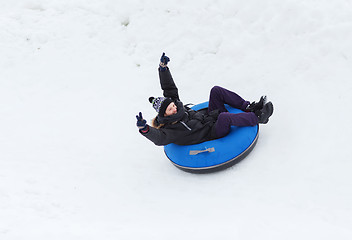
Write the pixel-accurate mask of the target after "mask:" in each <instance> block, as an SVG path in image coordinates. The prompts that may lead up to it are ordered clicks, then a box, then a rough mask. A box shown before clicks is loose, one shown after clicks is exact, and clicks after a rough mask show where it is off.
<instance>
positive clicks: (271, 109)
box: [263, 102, 274, 124]
mask: <svg viewBox="0 0 352 240" xmlns="http://www.w3.org/2000/svg"><path fill="white" fill-rule="evenodd" d="M264 108H265V109H266V110H267V111H266V114H268V117H267V118H266V120H265V121H264V122H263V124H266V123H268V122H269V117H271V115H273V112H274V105H273V103H272V102H268V103H267V104H265V105H264Z"/></svg>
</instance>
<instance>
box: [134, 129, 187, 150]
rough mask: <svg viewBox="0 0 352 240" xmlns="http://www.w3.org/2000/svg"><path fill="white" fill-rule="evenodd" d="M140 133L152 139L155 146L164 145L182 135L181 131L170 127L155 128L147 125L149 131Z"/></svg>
mask: <svg viewBox="0 0 352 240" xmlns="http://www.w3.org/2000/svg"><path fill="white" fill-rule="evenodd" d="M141 134H142V135H143V136H144V137H146V138H147V139H149V140H150V141H152V142H153V143H154V144H155V145H157V146H165V145H168V144H170V143H173V142H174V141H175V140H176V139H178V138H180V137H182V132H180V131H177V130H170V129H162V128H159V129H156V128H154V127H150V126H149V131H148V132H147V133H142V132H141Z"/></svg>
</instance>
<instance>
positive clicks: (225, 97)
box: [208, 86, 258, 138]
mask: <svg viewBox="0 0 352 240" xmlns="http://www.w3.org/2000/svg"><path fill="white" fill-rule="evenodd" d="M224 104H228V105H230V106H231V107H234V108H238V109H241V110H242V111H245V109H246V107H247V106H248V104H249V102H248V101H245V100H244V99H243V98H241V97H240V96H239V95H237V94H236V93H234V92H231V91H229V90H227V89H225V88H222V87H218V86H215V87H213V88H212V89H211V91H210V97H209V106H208V111H209V112H211V111H213V110H216V109H219V110H220V115H219V117H218V120H217V121H216V122H215V125H214V128H215V129H214V131H215V137H217V138H220V137H224V136H226V135H227V134H228V133H229V132H230V129H231V126H238V127H244V126H255V125H257V124H258V118H257V116H256V115H255V114H254V113H253V112H243V113H229V112H227V110H226V108H225V106H224Z"/></svg>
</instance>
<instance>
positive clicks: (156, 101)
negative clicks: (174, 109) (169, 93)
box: [149, 97, 173, 116]
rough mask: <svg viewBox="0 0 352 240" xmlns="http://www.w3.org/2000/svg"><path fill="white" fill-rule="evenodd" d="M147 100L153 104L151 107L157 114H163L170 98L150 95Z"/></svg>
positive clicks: (170, 101) (170, 100)
mask: <svg viewBox="0 0 352 240" xmlns="http://www.w3.org/2000/svg"><path fill="white" fill-rule="evenodd" d="M149 102H150V103H151V104H152V105H153V108H154V109H155V111H156V112H157V113H159V115H161V116H163V115H164V114H165V111H166V108H167V107H168V106H169V104H170V103H172V102H173V101H172V99H171V98H166V97H157V98H155V97H150V98H149Z"/></svg>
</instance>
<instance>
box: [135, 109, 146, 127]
mask: <svg viewBox="0 0 352 240" xmlns="http://www.w3.org/2000/svg"><path fill="white" fill-rule="evenodd" d="M136 118H137V127H138V128H139V129H140V130H142V131H145V130H147V129H148V125H147V121H146V120H145V119H143V116H142V113H141V112H139V115H136Z"/></svg>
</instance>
